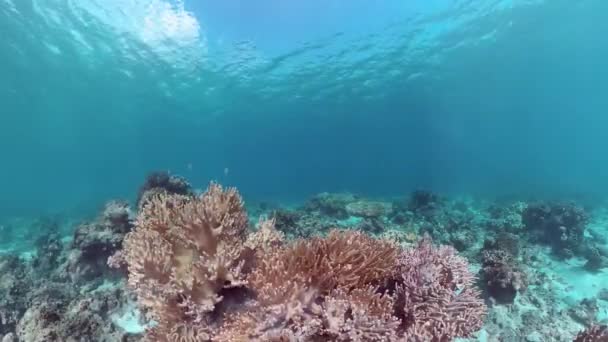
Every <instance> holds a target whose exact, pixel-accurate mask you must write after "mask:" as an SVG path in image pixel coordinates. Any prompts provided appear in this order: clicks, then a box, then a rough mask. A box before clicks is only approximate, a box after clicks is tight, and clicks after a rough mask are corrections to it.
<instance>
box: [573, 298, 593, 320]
mask: <svg viewBox="0 0 608 342" xmlns="http://www.w3.org/2000/svg"><path fill="white" fill-rule="evenodd" d="M598 312H599V307H598V305H597V300H596V299H595V298H585V299H583V300H581V301H580V303H578V305H576V306H574V307H571V308H570V309H568V314H569V315H570V317H572V318H573V319H574V320H575V321H577V322H579V323H581V324H583V325H585V326H589V325H591V324H593V323H595V322H596V317H597V314H598Z"/></svg>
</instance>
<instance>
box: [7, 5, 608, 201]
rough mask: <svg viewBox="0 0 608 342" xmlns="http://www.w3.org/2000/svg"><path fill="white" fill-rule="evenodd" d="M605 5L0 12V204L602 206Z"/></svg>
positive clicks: (28, 8) (12, 8)
mask: <svg viewBox="0 0 608 342" xmlns="http://www.w3.org/2000/svg"><path fill="white" fill-rule="evenodd" d="M298 3H299V2H298ZM607 6H608V5H607V4H606V3H605V2H604V1H599V0H596V1H593V0H586V1H577V2H576V3H572V2H571V1H562V0H556V1H481V2H480V1H455V0H454V1H448V0H444V1H431V2H411V3H409V4H402V2H401V1H385V2H383V3H382V4H381V5H378V4H371V3H367V2H365V1H356V2H352V3H351V2H349V3H346V2H341V1H335V2H331V3H325V2H321V1H318V2H315V1H313V2H302V3H300V4H291V5H286V4H280V3H279V2H275V1H270V0H268V1H261V2H259V3H255V4H247V2H245V1H236V0H234V1H226V2H222V4H218V3H217V2H213V1H198V2H197V1H191V2H190V1H186V2H185V3H184V2H169V1H152V0H150V1H143V0H141V1H92V0H87V1H58V0H48V1H46V0H45V1H32V0H29V1H17V0H3V1H2V3H1V6H0V25H1V28H2V39H0V44H1V45H0V61H1V63H0V75H2V77H0V96H1V98H0V100H1V102H2V107H3V109H2V115H1V116H0V120H1V121H0V132H1V134H0V139H1V140H0V149H1V150H0V153H1V155H2V177H0V188H1V189H3V190H2V192H3V196H2V197H1V207H2V208H3V211H6V210H12V211H13V212H14V211H23V212H28V211H32V210H35V211H36V210H40V209H49V208H51V207H54V208H55V209H58V210H59V209H65V208H66V207H78V206H89V205H97V204H99V203H100V202H102V201H103V200H105V199H107V198H110V197H125V196H127V195H129V194H132V193H133V191H134V186H133V184H138V181H140V180H141V179H142V177H143V176H144V175H145V174H146V173H147V172H149V171H150V170H154V169H169V170H171V171H173V172H176V173H180V174H184V175H185V176H187V177H189V178H190V179H192V180H193V182H194V183H205V182H206V181H207V180H208V179H211V178H213V179H220V180H222V181H223V182H227V183H230V184H234V185H238V186H239V187H240V188H241V189H242V191H243V192H244V193H246V194H250V195H252V196H254V197H261V198H270V199H300V198H303V197H305V196H308V195H311V194H314V193H317V192H320V191H340V190H349V191H354V192H361V193H365V194H372V195H387V194H389V195H394V194H402V193H404V192H407V191H409V190H411V189H412V188H419V187H424V188H431V189H434V190H437V191H442V192H471V193H478V192H481V193H491V194H495V193H504V192H508V193H511V192H513V193H534V194H536V195H540V194H547V193H551V194H554V193H573V192H577V193H584V194H602V193H603V192H604V189H606V185H607V181H606V177H605V176H604V175H605V170H606V166H607V165H606V163H605V158H604V153H603V150H604V149H603V146H604V144H605V138H604V137H605V127H606V124H607V121H606V120H607V119H606V116H605V115H604V114H605V108H606V105H607V101H608V100H607V99H608V97H606V96H605V89H606V82H607V81H606V80H607V79H608V78H607V77H606V76H607V74H608V67H607V66H606V64H605V60H606V57H608V42H607V41H606V40H605V39H603V34H601V32H606V29H607V28H608V27H607V25H608V24H607V21H606V20H604V19H605V17H604V14H603V13H605V11H606V9H607ZM226 168H227V169H228V170H229V172H228V174H227V176H225V175H224V170H225V169H226Z"/></svg>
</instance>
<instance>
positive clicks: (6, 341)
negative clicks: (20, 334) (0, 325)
mask: <svg viewBox="0 0 608 342" xmlns="http://www.w3.org/2000/svg"><path fill="white" fill-rule="evenodd" d="M0 341H2V342H17V338H16V337H15V334H13V333H8V334H6V335H4V336H3V337H2V340H0Z"/></svg>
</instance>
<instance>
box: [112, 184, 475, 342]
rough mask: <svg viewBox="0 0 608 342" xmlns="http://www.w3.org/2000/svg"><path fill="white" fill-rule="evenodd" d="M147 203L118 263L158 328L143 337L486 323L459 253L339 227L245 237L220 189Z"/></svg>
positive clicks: (226, 338) (186, 339)
mask: <svg viewBox="0 0 608 342" xmlns="http://www.w3.org/2000/svg"><path fill="white" fill-rule="evenodd" d="M146 203H147V204H146V205H145V206H144V207H143V208H142V209H141V211H140V213H139V216H138V218H137V220H136V223H135V229H134V230H133V231H132V232H131V233H129V234H128V235H127V237H126V239H125V241H124V244H123V246H124V250H123V251H122V253H121V254H120V255H118V256H117V258H116V260H119V259H122V260H124V262H125V263H126V264H127V266H128V271H129V281H128V284H129V286H130V287H131V288H132V289H133V290H134V292H135V294H136V295H137V298H138V302H139V303H140V305H141V306H142V307H143V308H144V309H145V311H146V312H147V313H149V316H150V318H151V319H152V320H153V322H154V324H153V325H152V328H151V329H150V330H149V331H148V332H147V333H146V339H147V340H148V341H154V342H203V341H209V342H245V341H253V342H292V341H298V342H300V341H302V342H305V341H311V342H329V341H344V342H358V341H361V342H363V341H377V342H390V341H437V342H443V341H451V340H453V339H454V338H455V337H468V336H470V335H471V334H472V333H473V332H474V331H476V330H478V329H479V328H480V326H481V323H482V319H483V316H484V314H485V306H484V305H483V302H482V301H481V299H480V298H479V293H478V291H477V290H476V289H475V288H474V287H473V281H474V278H473V276H472V275H471V274H470V273H469V271H468V269H467V263H466V260H465V259H463V258H461V257H458V256H457V255H456V254H455V251H454V250H453V249H452V248H449V247H438V248H435V247H433V246H432V245H431V243H430V241H428V240H427V239H424V240H423V241H422V242H421V243H420V244H419V245H418V246H417V247H416V248H413V249H408V250H403V249H402V248H401V247H399V246H398V245H397V244H396V243H394V242H391V241H388V240H382V239H375V238H372V237H370V236H368V235H366V234H364V233H362V232H358V231H340V230H332V231H330V233H329V234H328V235H327V236H325V237H315V238H311V239H302V240H296V241H293V242H287V241H285V238H284V236H283V234H282V233H280V232H278V231H277V230H276V229H275V228H274V220H264V219H260V221H259V223H258V225H257V229H256V230H255V231H254V232H248V220H247V216H246V213H245V211H244V209H243V203H242V200H241V197H240V196H239V194H238V193H237V192H236V190H235V189H223V188H222V187H220V186H219V185H217V184H214V183H212V184H211V185H210V186H209V188H208V190H207V191H206V192H205V193H204V194H202V195H201V196H199V197H196V198H195V197H188V196H181V195H167V194H162V195H159V196H157V197H153V198H151V199H149V200H148V201H147V202H146ZM116 260H114V261H116Z"/></svg>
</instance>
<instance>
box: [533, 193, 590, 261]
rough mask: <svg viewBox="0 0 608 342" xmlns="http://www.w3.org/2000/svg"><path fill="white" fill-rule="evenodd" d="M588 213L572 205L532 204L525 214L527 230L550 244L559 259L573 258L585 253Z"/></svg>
mask: <svg viewBox="0 0 608 342" xmlns="http://www.w3.org/2000/svg"><path fill="white" fill-rule="evenodd" d="M588 220H589V218H588V215H587V213H586V212H585V211H584V210H583V209H582V208H581V207H579V206H576V205H574V204H571V203H536V204H530V205H528V207H527V208H526V209H524V211H523V213H522V222H523V224H524V226H525V227H526V229H528V230H530V231H531V232H532V233H534V234H536V238H538V239H539V240H540V241H542V242H545V243H548V244H549V245H551V247H552V248H553V251H554V253H555V254H556V255H558V256H560V257H563V258H571V257H573V256H575V255H580V254H581V252H582V251H583V249H584V233H585V226H586V224H587V223H588Z"/></svg>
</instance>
